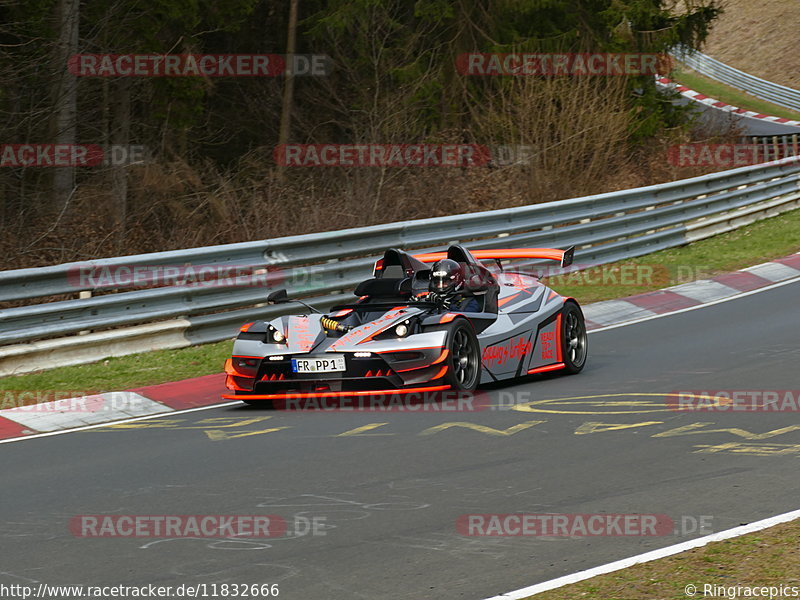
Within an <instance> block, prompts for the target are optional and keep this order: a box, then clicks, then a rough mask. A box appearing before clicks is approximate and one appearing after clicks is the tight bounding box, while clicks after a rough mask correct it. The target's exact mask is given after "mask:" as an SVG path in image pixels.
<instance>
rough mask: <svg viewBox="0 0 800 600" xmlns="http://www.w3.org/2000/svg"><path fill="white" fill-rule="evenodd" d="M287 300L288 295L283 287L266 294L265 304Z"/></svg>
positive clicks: (280, 302) (281, 302)
mask: <svg viewBox="0 0 800 600" xmlns="http://www.w3.org/2000/svg"><path fill="white" fill-rule="evenodd" d="M288 301H289V296H288V295H287V294H286V290H285V289H280V290H275V291H274V292H271V293H270V295H269V296H267V304H283V303H284V302H288Z"/></svg>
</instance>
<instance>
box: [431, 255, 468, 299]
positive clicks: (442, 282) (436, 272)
mask: <svg viewBox="0 0 800 600" xmlns="http://www.w3.org/2000/svg"><path fill="white" fill-rule="evenodd" d="M463 286H464V269H462V268H461V265H460V264H458V263H457V262H456V261H454V260H450V259H449V258H443V259H442V260H437V261H436V262H435V263H433V266H432V267H431V281H430V284H429V286H428V289H429V290H430V291H431V292H434V293H436V294H451V293H453V292H456V291H458V290H460V289H461V288H462V287H463Z"/></svg>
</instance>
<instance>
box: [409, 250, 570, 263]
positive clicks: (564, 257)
mask: <svg viewBox="0 0 800 600" xmlns="http://www.w3.org/2000/svg"><path fill="white" fill-rule="evenodd" d="M470 254H472V256H474V257H475V258H476V259H478V260H503V259H513V258H539V259H544V260H555V261H558V262H559V263H560V264H561V266H562V267H568V266H570V265H571V264H572V259H573V256H574V254H575V246H570V247H569V248H567V249H566V250H557V249H554V248H509V249H489V250H470ZM414 258H416V259H417V260H420V261H422V262H424V263H433V262H436V261H437V260H441V259H443V258H447V252H428V253H427V254H415V255H414Z"/></svg>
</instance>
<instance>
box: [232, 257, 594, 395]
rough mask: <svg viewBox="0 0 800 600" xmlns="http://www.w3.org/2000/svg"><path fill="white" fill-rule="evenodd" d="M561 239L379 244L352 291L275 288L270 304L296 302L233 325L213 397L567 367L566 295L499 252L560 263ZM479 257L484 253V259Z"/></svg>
mask: <svg viewBox="0 0 800 600" xmlns="http://www.w3.org/2000/svg"><path fill="white" fill-rule="evenodd" d="M572 256H573V248H568V249H567V250H555V249H549V248H519V249H510V250H494V249H493V250H476V251H474V252H470V251H469V250H467V249H466V248H464V247H463V246H461V245H458V244H455V245H451V246H450V247H449V248H448V249H447V250H446V251H445V252H433V253H426V254H416V255H413V254H409V253H407V252H405V251H403V250H399V249H396V248H390V249H388V250H386V252H385V253H384V255H383V257H382V258H381V259H379V260H378V261H377V262H376V263H375V267H374V271H373V277H372V278H370V279H367V280H365V281H362V282H361V283H360V284H359V285H358V286H357V287H356V289H355V291H354V294H355V295H356V296H358V299H357V300H356V301H354V302H352V303H349V304H342V305H339V306H334V307H333V308H331V309H330V310H329V311H328V312H327V313H324V314H323V313H321V312H320V311H317V310H316V309H315V308H313V307H312V306H309V305H308V304H306V303H305V302H302V301H301V300H291V299H289V298H288V297H287V294H286V291H285V290H277V291H274V292H273V293H271V294H270V295H269V297H268V302H269V303H270V304H276V303H288V302H297V303H299V304H300V305H302V306H303V307H304V308H305V309H307V310H306V311H305V312H304V313H303V314H294V315H285V316H281V317H277V318H275V319H272V320H270V321H269V322H266V321H254V322H252V323H247V324H246V325H244V326H242V328H241V330H240V332H239V334H238V337H237V338H236V340H235V342H234V346H233V356H232V357H231V358H230V359H228V360H227V361H226V363H225V373H226V375H227V377H226V387H227V388H228V389H229V390H230V393H228V394H225V395H224V396H223V397H224V398H227V399H235V400H242V401H244V402H246V403H248V404H258V403H269V402H270V401H275V400H280V399H286V398H298V397H302V398H315V397H317V398H321V397H331V396H338V397H345V396H358V395H367V394H369V395H374V394H394V393H398V392H400V393H411V392H415V393H420V392H436V391H441V390H455V391H458V392H471V391H473V390H475V388H476V387H477V386H479V385H481V384H487V383H489V382H496V381H503V380H509V379H514V378H518V377H522V376H526V375H530V374H535V373H545V372H550V371H560V372H562V373H569V374H572V373H578V372H580V371H581V370H582V369H583V367H584V365H585V364H586V358H587V350H588V346H587V335H586V326H585V323H584V317H583V312H582V311H581V308H580V306H579V305H578V302H577V301H576V300H574V299H573V298H566V297H563V296H561V295H560V294H558V293H557V292H555V291H553V290H551V289H550V288H548V287H547V286H546V285H544V284H542V283H541V282H540V281H539V279H538V278H537V277H536V276H535V275H533V274H529V273H523V272H520V271H509V270H506V269H505V268H504V267H503V262H502V261H504V260H505V261H509V260H515V259H547V260H555V261H558V263H559V264H560V266H561V267H568V266H569V265H570V264H571V263H572ZM481 261H491V262H490V263H489V264H492V263H493V264H494V265H495V268H494V269H489V267H487V266H486V265H484V264H483V263H482V262H481Z"/></svg>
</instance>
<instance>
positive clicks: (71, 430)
mask: <svg viewBox="0 0 800 600" xmlns="http://www.w3.org/2000/svg"><path fill="white" fill-rule="evenodd" d="M798 281H800V277H795V278H793V279H787V280H786V281H779V282H778V283H773V284H771V285H768V286H765V287H762V288H758V289H757V290H750V291H749V292H742V293H741V294H736V295H735V296H728V297H727V298H720V299H719V300H714V301H712V302H706V303H705V304H698V305H697V306H690V307H688V308H681V309H679V310H676V311H673V312H669V313H663V314H659V315H653V316H650V317H644V318H642V319H635V320H633V321H626V322H625V323H616V324H614V325H606V326H605V327H599V328H598V329H592V330H591V331H589V332H588V333H597V332H600V331H607V330H609V329H616V328H617V327H626V326H627V325H634V324H636V323H642V322H643V321H650V320H651V319H660V318H661V317H669V316H671V315H677V314H679V313H684V312H688V311H690V310H697V309H699V308H705V307H706V306H713V305H714V304H720V303H722V302H730V301H731V300H738V299H739V298H743V297H745V296H750V295H752V294H758V293H759V292H766V291H768V290H771V289H773V288H777V287H781V286H784V285H789V284H790V283H796V282H798ZM237 404H240V403H239V402H238V401H235V400H234V401H233V402H224V403H222V404H210V405H209V406H200V407H198V408H187V409H185V410H175V411H166V412H162V413H156V414H153V415H145V416H143V417H134V418H132V419H124V420H122V421H109V422H108V423H98V424H97V425H87V426H86V427H73V428H72V429H62V430H60V431H50V432H47V433H34V434H31V435H26V436H25V437H19V438H11V439H8V440H0V444H11V443H13V442H21V441H24V440H33V439H36V438H43V437H50V436H53V435H62V434H64V433H74V432H76V431H87V430H90V429H98V428H100V427H108V426H110V425H119V424H121V423H133V422H134V421H145V420H147V419H156V418H159V417H165V416H169V415H182V414H186V413H191V412H197V411H200V410H212V409H214V408H222V407H224V406H234V405H237Z"/></svg>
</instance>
